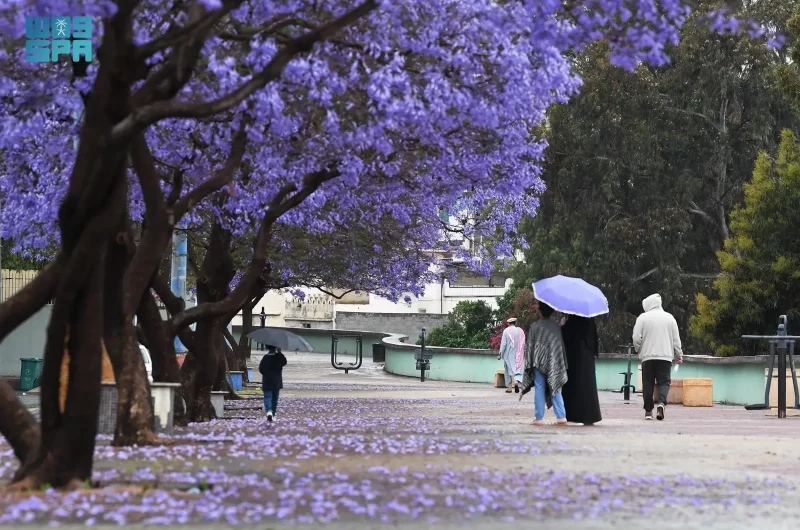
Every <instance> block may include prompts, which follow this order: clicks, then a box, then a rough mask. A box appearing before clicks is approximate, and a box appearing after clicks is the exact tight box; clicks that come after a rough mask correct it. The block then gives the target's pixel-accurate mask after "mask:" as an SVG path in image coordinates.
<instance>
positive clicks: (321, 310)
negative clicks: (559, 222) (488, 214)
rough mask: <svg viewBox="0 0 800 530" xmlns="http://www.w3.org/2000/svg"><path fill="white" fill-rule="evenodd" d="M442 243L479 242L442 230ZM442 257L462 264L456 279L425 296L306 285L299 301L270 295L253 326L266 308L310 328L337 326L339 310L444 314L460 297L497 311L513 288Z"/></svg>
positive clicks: (454, 224) (272, 315)
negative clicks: (393, 296)
mask: <svg viewBox="0 0 800 530" xmlns="http://www.w3.org/2000/svg"><path fill="white" fill-rule="evenodd" d="M440 218H441V219H442V221H443V223H444V225H446V226H448V227H450V228H451V229H457V228H458V226H459V222H458V221H457V220H456V219H455V218H454V217H452V216H449V215H446V214H441V215H440ZM441 237H442V241H444V240H445V239H449V240H450V244H452V243H456V244H459V243H460V246H462V247H463V248H465V249H468V250H469V249H470V248H472V247H474V246H480V245H481V242H477V243H476V242H473V241H470V240H469V239H465V238H464V237H463V235H461V234H459V233H458V232H452V231H450V230H447V231H446V230H444V229H443V230H442V236H441ZM431 252H432V253H435V254H437V255H438V256H439V259H440V260H441V261H442V263H443V264H444V265H445V266H446V267H452V268H458V274H457V277H456V279H455V280H453V281H452V282H451V281H449V280H447V279H442V281H441V282H439V283H431V284H428V285H426V286H425V292H424V294H423V295H422V296H421V297H419V298H415V297H411V302H410V303H406V302H404V301H403V300H400V301H398V302H392V301H391V300H388V299H386V298H383V297H381V296H378V295H375V294H370V293H362V292H353V293H348V294H345V295H343V296H342V297H341V298H334V297H332V296H330V295H328V294H325V293H323V292H321V291H319V290H318V289H305V288H304V289H302V290H303V291H304V292H305V293H306V299H305V300H303V301H301V300H300V299H299V298H296V297H294V296H292V295H290V294H288V293H283V292H280V293H279V292H274V293H268V294H267V295H266V296H265V297H264V298H263V299H262V300H261V301H260V302H259V303H258V304H257V305H256V307H255V309H254V310H253V323H254V325H259V324H260V319H259V318H256V317H257V315H258V314H260V313H261V311H262V308H263V310H264V313H265V314H266V315H267V318H266V323H265V325H267V326H286V327H306V328H325V329H335V328H336V315H337V314H339V313H363V314H371V315H403V314H406V315H411V314H418V315H424V314H428V315H446V314H448V313H450V312H451V311H452V310H453V308H455V306H456V304H458V303H459V302H461V301H465V300H469V301H478V300H483V301H484V302H486V303H487V304H488V305H489V306H490V307H492V308H493V309H496V308H497V298H498V297H500V296H503V295H504V294H505V293H506V292H507V291H508V289H509V288H510V287H511V284H512V280H511V279H510V278H508V276H507V275H505V274H503V273H496V274H494V275H492V277H491V278H486V277H484V276H480V275H477V274H475V273H473V272H471V271H469V270H466V269H465V268H464V267H459V263H460V262H462V261H463V260H461V259H459V258H457V257H456V256H455V253H453V252H443V251H431ZM514 258H515V259H516V260H518V261H523V254H522V252H521V251H517V252H516V253H515V256H514ZM233 325H234V326H239V325H241V314H239V315H237V316H236V318H235V319H234V321H233Z"/></svg>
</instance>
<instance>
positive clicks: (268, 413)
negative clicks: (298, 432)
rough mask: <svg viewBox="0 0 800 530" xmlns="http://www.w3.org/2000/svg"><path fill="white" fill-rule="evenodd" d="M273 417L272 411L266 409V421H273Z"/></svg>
mask: <svg viewBox="0 0 800 530" xmlns="http://www.w3.org/2000/svg"><path fill="white" fill-rule="evenodd" d="M273 419H274V418H273V417H272V411H271V410H268V411H267V421H268V422H272V421H273Z"/></svg>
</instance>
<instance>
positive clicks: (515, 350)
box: [497, 317, 525, 394]
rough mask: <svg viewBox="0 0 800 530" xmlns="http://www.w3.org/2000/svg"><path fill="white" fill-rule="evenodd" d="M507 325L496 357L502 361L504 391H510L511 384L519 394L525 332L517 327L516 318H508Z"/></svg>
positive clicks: (508, 392)
mask: <svg viewBox="0 0 800 530" xmlns="http://www.w3.org/2000/svg"><path fill="white" fill-rule="evenodd" d="M506 322H508V327H507V328H506V329H504V330H503V338H502V339H501V341H500V355H498V356H497V358H498V359H501V360H502V361H503V367H504V368H505V376H506V393H507V394H510V393H511V387H512V385H513V387H514V392H516V393H517V394H519V383H520V382H521V381H522V365H523V363H524V362H525V332H524V331H522V329H521V328H519V327H517V319H516V318H514V317H512V318H509V319H508V320H507V321H506Z"/></svg>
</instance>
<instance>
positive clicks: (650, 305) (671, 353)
mask: <svg viewBox="0 0 800 530" xmlns="http://www.w3.org/2000/svg"><path fill="white" fill-rule="evenodd" d="M642 307H643V308H644V313H642V314H641V315H639V318H637V319H636V325H635V326H634V327H633V347H634V348H636V351H637V353H638V354H639V359H640V360H641V362H642V394H643V396H644V413H645V414H644V418H645V419H646V420H652V419H653V408H654V405H655V404H654V403H653V391H654V387H655V384H657V385H658V401H659V402H658V404H657V405H656V406H657V411H656V417H657V418H658V419H659V420H663V419H664V409H665V408H666V406H667V394H669V386H670V382H671V380H670V369H671V368H672V362H673V361H674V362H675V363H676V364H680V363H682V362H683V350H681V338H680V335H679V333H678V322H677V321H676V320H675V317H673V316H672V315H671V314H669V313H667V312H666V311H664V309H663V308H662V307H661V295H660V294H652V295H650V296H648V297H647V298H645V299H644V300H643V301H642Z"/></svg>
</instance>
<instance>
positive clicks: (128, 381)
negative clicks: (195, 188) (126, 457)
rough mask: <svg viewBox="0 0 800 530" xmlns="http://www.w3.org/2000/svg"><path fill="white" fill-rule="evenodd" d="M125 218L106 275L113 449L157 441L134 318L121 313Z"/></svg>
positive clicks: (125, 256) (126, 261)
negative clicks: (114, 392) (113, 392)
mask: <svg viewBox="0 0 800 530" xmlns="http://www.w3.org/2000/svg"><path fill="white" fill-rule="evenodd" d="M125 223H127V215H125V218H124V220H123V224H122V225H121V226H120V227H119V229H118V231H117V238H116V240H115V241H113V242H111V243H110V244H109V247H108V255H107V257H106V274H105V280H106V281H105V290H104V296H105V300H104V302H105V304H104V305H105V315H104V316H105V318H104V322H105V330H104V339H105V344H106V348H107V350H108V357H109V359H110V360H111V365H112V367H113V368H114V379H115V380H116V384H117V426H116V429H115V432H114V445H134V444H137V445H146V444H151V443H155V442H157V441H158V437H157V436H156V434H155V431H154V428H153V425H154V424H153V405H152V402H151V400H150V383H149V382H148V380H147V370H146V368H145V366H144V361H143V359H142V354H141V352H140V351H139V345H138V344H137V342H136V340H135V331H134V327H133V315H126V314H124V311H123V285H124V282H123V279H124V276H125V269H126V267H127V265H128V264H129V262H130V260H129V255H128V249H127V246H126V245H125V238H126V237H127V235H128V234H127V232H128V231H127V226H126V225H125Z"/></svg>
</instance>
